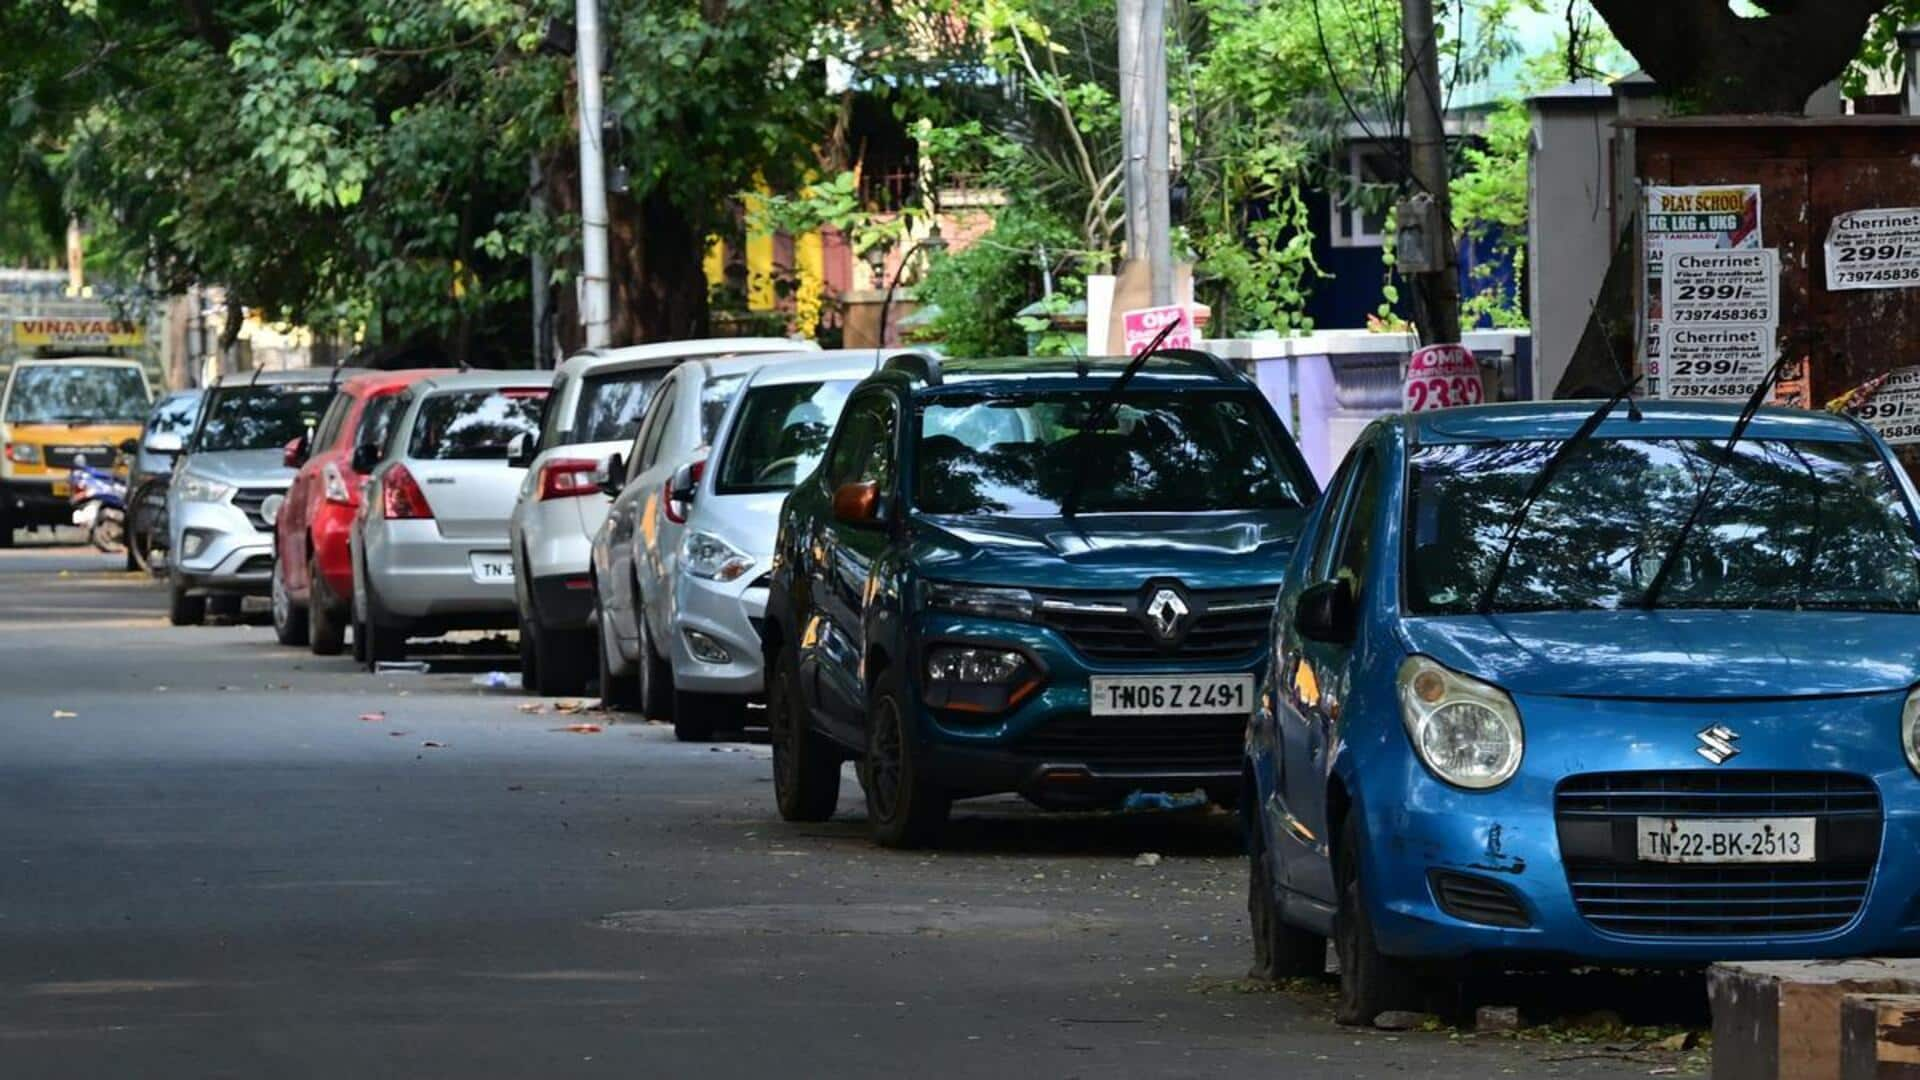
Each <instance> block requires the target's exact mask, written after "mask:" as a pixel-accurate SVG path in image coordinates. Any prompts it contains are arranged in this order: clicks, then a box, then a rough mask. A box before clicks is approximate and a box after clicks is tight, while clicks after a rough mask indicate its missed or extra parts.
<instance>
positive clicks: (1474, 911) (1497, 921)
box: [1430, 870, 1533, 929]
mask: <svg viewBox="0 0 1920 1080" xmlns="http://www.w3.org/2000/svg"><path fill="white" fill-rule="evenodd" d="M1430 881H1431V883H1432V885H1433V898H1434V899H1435V900H1437V901H1439V903H1440V910H1441V911H1444V912H1446V913H1447V914H1449V915H1451V916H1453V917H1454V918H1456V919H1459V920H1461V921H1463V922H1471V923H1480V924H1482V925H1485V926H1505V927H1510V928H1513V929H1525V928H1526V927H1529V926H1532V925H1533V918H1532V917H1531V916H1529V915H1528V914H1527V908H1526V905H1525V904H1522V903H1521V902H1520V897H1519V896H1518V895H1516V894H1515V893H1514V891H1513V890H1512V889H1511V888H1509V887H1508V886H1506V885H1504V884H1502V883H1501V882H1498V881H1491V880H1488V879H1487V878H1483V877H1480V876H1479V875H1477V874H1456V873H1454V872H1453V871H1451V870H1435V871H1434V872H1433V874H1432V875H1431V878H1430Z"/></svg>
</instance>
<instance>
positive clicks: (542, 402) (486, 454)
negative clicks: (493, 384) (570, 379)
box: [407, 387, 547, 461]
mask: <svg viewBox="0 0 1920 1080" xmlns="http://www.w3.org/2000/svg"><path fill="white" fill-rule="evenodd" d="M546 402H547V391H546V389H545V388H543V387H531V388H527V389H512V390H470V391H460V392H455V393H446V394H435V395H433V396H432V397H429V398H428V399H427V400H425V401H423V402H421V403H420V413H419V415H418V416H416V417H414V421H413V435H412V437H411V438H410V439H409V440H408V443H407V456H408V457H411V458H414V459H416V460H424V461H485V460H489V459H493V458H500V459H505V458H506V456H507V447H508V445H509V444H510V443H512V442H513V440H514V438H515V437H516V436H520V435H525V436H527V437H528V438H529V439H531V438H533V436H534V434H535V433H536V432H538V431H539V430H540V415H541V412H542V411H543V410H544V408H545V406H546Z"/></svg>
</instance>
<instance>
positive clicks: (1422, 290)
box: [1394, 0, 1460, 345]
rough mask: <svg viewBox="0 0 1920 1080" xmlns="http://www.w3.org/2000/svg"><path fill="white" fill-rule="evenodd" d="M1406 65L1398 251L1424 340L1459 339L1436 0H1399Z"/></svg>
mask: <svg viewBox="0 0 1920 1080" xmlns="http://www.w3.org/2000/svg"><path fill="white" fill-rule="evenodd" d="M1400 27H1401V30H1400V33H1401V43H1402V46H1403V48H1404V50H1405V54H1404V63H1405V65H1406V70H1407V103H1406V104H1407V141H1408V144H1409V149H1410V151H1411V153H1410V154H1409V166H1410V168H1411V171H1412V180H1413V187H1414V190H1413V193H1412V194H1411V195H1410V196H1408V197H1407V198H1406V199H1405V200H1404V201H1403V202H1402V203H1401V204H1400V207H1399V209H1398V211H1397V215H1396V223H1397V225H1398V231H1397V235H1396V237H1395V243H1394V255H1395V261H1396V263H1397V265H1398V266H1399V267H1400V271H1401V273H1403V274H1405V275H1406V276H1407V277H1409V278H1410V279H1411V281H1412V284H1413V288H1414V292H1415V294H1416V297H1417V299H1418V301H1419V302H1418V303H1416V304H1415V305H1414V323H1415V325H1416V326H1417V327H1418V328H1419V331H1420V343H1421V344H1423V345H1441V344H1458V343H1459V341H1460V276H1459V275H1460V269H1459V261H1460V259H1459V253H1458V252H1457V251H1456V250H1455V248H1454V244H1453V224H1452V217H1451V215H1452V208H1451V205H1450V203H1449V199H1448V197H1447V183H1448V180H1449V178H1450V173H1451V169H1450V168H1449V162H1448V157H1447V131H1446V125H1445V122H1444V120H1443V118H1442V117H1441V108H1442V105H1441V100H1440V57H1439V54H1438V49H1437V48H1436V47H1435V45H1434V40H1433V0H1400Z"/></svg>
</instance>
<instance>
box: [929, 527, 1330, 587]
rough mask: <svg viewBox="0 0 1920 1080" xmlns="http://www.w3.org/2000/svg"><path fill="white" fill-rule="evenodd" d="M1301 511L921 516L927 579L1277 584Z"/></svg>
mask: <svg viewBox="0 0 1920 1080" xmlns="http://www.w3.org/2000/svg"><path fill="white" fill-rule="evenodd" d="M1305 516H1306V512H1305V511H1303V510H1264V511H1258V512H1246V513H1224V514H1090V515H1086V516H1083V517H1080V518H1077V519H1075V520H1073V521H1072V522H1068V521H1064V520H1062V519H1060V518H1023V517H993V516H980V517H965V518H959V517H936V516H920V517H917V518H916V519H915V521H914V530H915V531H914V558H915V562H916V564H917V565H918V567H919V569H920V570H921V571H922V572H923V573H925V574H926V576H927V577H929V578H932V579H937V580H944V581H966V582H973V583H976V584H988V585H1013V586H1040V587H1049V588H1065V589H1133V588H1137V587H1139V585H1140V584H1141V583H1142V582H1144V581H1146V580H1147V579H1149V578H1155V577H1173V578H1179V579H1181V580H1182V581H1184V582H1186V583H1187V584H1189V585H1191V586H1195V587H1199V588H1237V587H1242V586H1252V585H1268V584H1272V583H1274V582H1277V581H1278V580H1279V579H1280V578H1281V577H1282V576H1283V575H1284V574H1285V571H1286V562H1287V557H1288V555H1290V554H1291V553H1292V551H1293V546H1294V542H1295V541H1296V540H1298V539H1299V536H1300V527H1301V524H1302V522H1303V521H1304V520H1305Z"/></svg>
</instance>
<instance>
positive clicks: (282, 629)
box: [273, 566, 307, 646]
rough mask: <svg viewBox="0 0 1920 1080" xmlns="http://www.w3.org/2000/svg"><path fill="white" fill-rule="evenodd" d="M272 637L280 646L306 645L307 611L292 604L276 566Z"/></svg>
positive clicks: (284, 580) (290, 596) (274, 573)
mask: <svg viewBox="0 0 1920 1080" xmlns="http://www.w3.org/2000/svg"><path fill="white" fill-rule="evenodd" d="M273 636H274V637H275V638H276V639H277V640H278V641H279V642H280V644H282V645H295V646H298V645H305V644H306V643H307V609H306V608H303V607H301V606H300V605H298V604H296V603H294V602H293V596H292V595H291V594H289V593H288V592H287V582H286V578H285V577H284V576H283V575H282V574H281V573H280V570H279V568H278V567H277V566H276V567H275V568H274V571H273Z"/></svg>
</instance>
